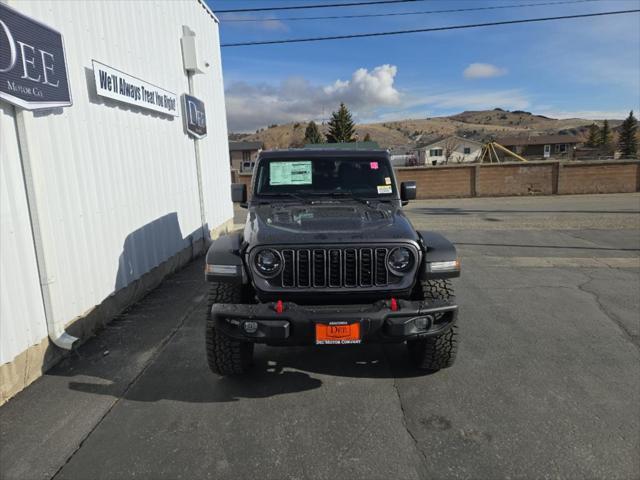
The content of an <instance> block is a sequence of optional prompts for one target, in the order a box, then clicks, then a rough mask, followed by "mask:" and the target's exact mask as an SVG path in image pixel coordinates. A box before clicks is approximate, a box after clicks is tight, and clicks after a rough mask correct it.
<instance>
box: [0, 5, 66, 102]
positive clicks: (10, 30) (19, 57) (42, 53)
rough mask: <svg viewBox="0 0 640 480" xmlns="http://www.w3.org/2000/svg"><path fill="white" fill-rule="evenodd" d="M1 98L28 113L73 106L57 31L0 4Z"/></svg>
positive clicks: (62, 46)
mask: <svg viewBox="0 0 640 480" xmlns="http://www.w3.org/2000/svg"><path fill="white" fill-rule="evenodd" d="M0 98H1V99H4V100H6V101H7V102H10V103H13V104H14V105H18V106H19V107H22V108H26V109H28V110H36V109H41V108H52V107H65V106H69V105H71V103H72V101H71V92H70V89H69V75H68V72H67V63H66V59H65V54H64V42H63V40H62V35H61V34H60V32H58V31H56V30H54V29H52V28H51V27H48V26H47V25H44V24H42V23H40V22H37V21H36V20H33V19H31V18H29V17H27V16H25V15H22V14H21V13H19V12H17V11H16V10H14V9H12V8H10V7H8V6H6V5H5V4H3V3H2V2H0Z"/></svg>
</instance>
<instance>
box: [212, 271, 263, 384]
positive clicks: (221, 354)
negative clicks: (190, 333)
mask: <svg viewBox="0 0 640 480" xmlns="http://www.w3.org/2000/svg"><path fill="white" fill-rule="evenodd" d="M244 297H245V295H244V289H243V286H242V285H236V284H232V283H226V282H214V283H212V284H211V289H210V290H209V301H208V302H207V325H206V329H207V331H206V339H207V344H206V347H207V363H208V364H209V368H210V369H211V371H212V372H214V373H217V374H219V375H239V374H242V373H245V372H246V371H247V370H249V368H251V365H252V363H253V343H251V342H240V341H238V340H235V339H233V338H231V337H229V336H227V335H225V334H224V333H222V332H219V331H218V330H216V327H215V322H214V320H213V317H212V315H211V307H212V306H213V304H214V303H243V300H244Z"/></svg>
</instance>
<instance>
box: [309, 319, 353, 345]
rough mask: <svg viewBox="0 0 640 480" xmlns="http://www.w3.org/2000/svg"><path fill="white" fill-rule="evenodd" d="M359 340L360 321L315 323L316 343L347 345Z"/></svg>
mask: <svg viewBox="0 0 640 480" xmlns="http://www.w3.org/2000/svg"><path fill="white" fill-rule="evenodd" d="M360 342H361V339H360V323H357V322H356V323H349V322H331V323H316V345H347V344H354V343H360Z"/></svg>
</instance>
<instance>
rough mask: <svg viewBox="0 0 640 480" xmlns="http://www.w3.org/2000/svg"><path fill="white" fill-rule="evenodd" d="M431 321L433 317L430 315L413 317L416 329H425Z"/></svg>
mask: <svg viewBox="0 0 640 480" xmlns="http://www.w3.org/2000/svg"><path fill="white" fill-rule="evenodd" d="M432 321H433V317H431V315H427V316H426V317H418V318H415V319H414V320H413V323H414V324H415V325H416V328H418V330H426V329H427V327H429V324H430V323H431V322H432Z"/></svg>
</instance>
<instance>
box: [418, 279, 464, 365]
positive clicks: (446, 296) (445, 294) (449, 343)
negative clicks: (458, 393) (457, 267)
mask: <svg viewBox="0 0 640 480" xmlns="http://www.w3.org/2000/svg"><path fill="white" fill-rule="evenodd" d="M419 295H420V296H421V299H423V300H426V301H427V303H432V302H434V301H438V302H441V301H443V300H444V301H446V302H447V303H449V304H452V305H453V304H455V302H456V297H455V293H454V291H453V285H452V284H451V281H450V280H426V281H424V282H421V284H420V289H419ZM407 350H408V351H409V358H410V359H411V362H412V363H413V364H414V365H415V366H416V367H418V368H420V369H421V370H425V371H426V372H437V371H438V370H440V369H442V368H447V367H450V366H451V365H453V363H454V362H455V359H456V353H457V351H458V326H457V325H453V326H452V327H451V329H449V330H447V331H446V332H445V333H443V334H441V335H438V336H434V337H426V338H421V339H419V340H409V341H407Z"/></svg>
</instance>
